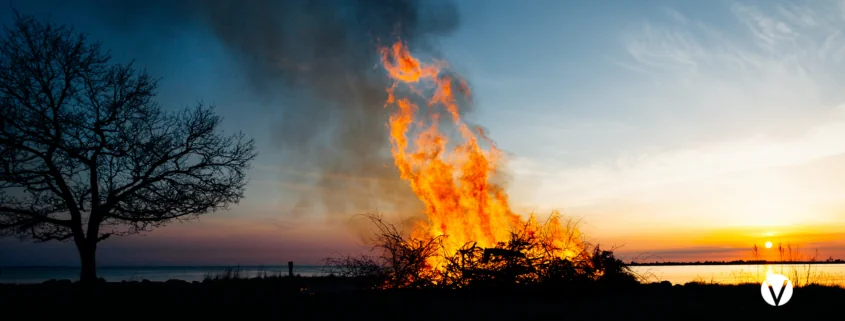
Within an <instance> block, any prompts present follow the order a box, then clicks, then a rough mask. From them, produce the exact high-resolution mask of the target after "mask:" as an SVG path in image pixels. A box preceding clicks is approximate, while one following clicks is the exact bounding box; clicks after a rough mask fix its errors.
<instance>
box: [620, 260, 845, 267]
mask: <svg viewBox="0 0 845 321" xmlns="http://www.w3.org/2000/svg"><path fill="white" fill-rule="evenodd" d="M765 264H845V260H842V259H835V260H831V259H828V260H824V261H820V260H810V261H766V260H750V261H744V260H737V261H696V262H636V261H631V262H630V263H628V266H667V265H765Z"/></svg>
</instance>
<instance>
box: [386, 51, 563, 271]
mask: <svg viewBox="0 0 845 321" xmlns="http://www.w3.org/2000/svg"><path fill="white" fill-rule="evenodd" d="M380 49H381V50H380V52H381V59H382V63H383V65H384V68H385V69H386V71H387V73H388V75H389V76H390V77H391V78H392V79H393V80H394V81H395V82H394V84H393V85H392V86H391V87H389V88H388V89H387V92H388V99H387V102H386V104H385V107H391V106H392V107H395V109H394V110H393V111H392V113H391V116H390V120H389V128H390V140H391V143H392V154H393V157H394V163H395V165H396V167H397V168H398V169H399V172H400V174H401V177H402V178H403V179H404V180H407V181H408V182H409V183H410V185H411V187H412V189H413V191H414V193H415V194H416V195H417V196H418V197H419V198H420V200H422V201H423V203H424V204H425V213H426V215H427V218H428V220H427V221H426V222H424V223H423V224H421V225H418V226H416V228H415V229H414V230H413V232H412V233H411V236H412V237H413V238H430V237H437V236H441V235H443V236H445V238H444V239H443V243H444V244H443V246H444V251H445V252H446V253H449V254H454V253H455V252H456V251H457V250H458V249H460V248H461V247H462V246H464V245H465V244H467V243H468V242H477V245H478V246H481V247H493V246H495V245H496V244H497V243H499V242H506V241H508V240H509V239H510V237H511V232H512V231H514V230H515V229H517V228H518V227H520V226H524V224H526V222H523V220H522V219H521V217H520V216H519V215H517V214H515V213H514V212H512V211H511V209H510V205H509V203H508V195H507V194H506V193H505V191H504V189H503V187H502V186H500V185H498V184H495V183H494V182H492V181H491V179H492V178H493V177H495V175H496V173H497V170H498V167H499V166H501V164H502V163H503V161H504V158H503V157H502V156H503V155H502V153H501V151H500V150H498V149H497V148H496V146H495V144H494V143H493V142H492V141H491V140H490V139H489V138H488V137H487V136H486V135H485V134H484V131H483V130H481V129H480V128H470V127H469V126H468V125H467V124H466V123H464V121H463V120H462V119H461V116H460V113H459V104H458V101H457V100H456V98H455V96H454V90H455V89H456V88H457V90H459V91H460V92H462V93H464V94H466V95H467V96H469V88H468V86H467V84H466V82H465V81H463V80H462V79H459V78H457V77H454V76H449V75H445V74H444V73H443V72H442V70H443V68H444V67H446V64H445V63H443V62H437V63H433V64H425V63H422V62H420V60H418V59H417V58H415V57H413V56H412V55H411V54H410V52H409V50H408V47H407V46H406V45H405V44H404V43H403V42H401V41H399V42H396V43H394V44H393V45H392V46H389V47H382V48H380ZM401 84H404V85H406V86H407V88H408V89H410V92H411V93H414V94H416V95H418V96H419V97H421V98H423V99H424V100H426V101H427V102H428V105H429V112H428V113H427V114H428V116H429V119H428V121H427V122H426V121H425V120H424V119H417V118H418V116H417V114H418V112H419V111H418V108H419V107H418V105H417V104H415V103H414V102H412V100H411V99H409V98H408V97H397V95H396V89H397V87H398V85H401ZM425 85H431V86H432V87H433V94H429V95H426V94H424V92H423V89H428V90H429V91H431V89H432V88H423V87H422V86H425ZM438 106H440V107H443V108H445V111H446V112H447V113H448V116H449V117H451V120H452V123H454V125H455V126H456V128H457V131H458V133H459V134H460V139H461V141H458V142H450V141H449V139H448V137H447V136H446V135H445V134H444V133H442V132H441V130H440V128H439V121H440V113H439V112H438V109H437V107H438ZM414 130H416V131H414ZM450 143H453V144H452V145H451V147H450V145H449V144H450ZM483 143H486V144H487V145H489V146H490V148H489V150H485V149H484V148H483V147H482V145H481V144H483ZM412 145H413V146H412ZM527 225H528V227H529V228H533V229H534V230H536V231H538V232H545V233H546V234H547V235H551V237H552V238H553V239H554V242H561V243H562V242H571V241H572V240H573V239H574V238H578V234H577V231H571V230H570V229H568V228H567V227H564V226H563V224H562V223H561V222H560V221H559V219H558V218H557V217H553V219H552V220H551V221H550V222H548V223H547V224H546V225H545V226H543V227H540V226H539V225H538V224H536V221H535V220H534V217H533V215H532V217H531V218H530V219H529V221H528V222H527ZM541 229H542V231H541ZM554 245H561V244H554ZM561 248H564V247H561ZM566 248H569V247H566ZM577 254H578V253H575V252H573V251H571V250H568V251H567V252H566V253H562V254H561V255H565V256H568V257H572V256H575V255H577ZM442 263H444V262H442V258H432V259H431V261H430V262H429V264H431V266H432V267H434V268H436V267H438V266H442Z"/></svg>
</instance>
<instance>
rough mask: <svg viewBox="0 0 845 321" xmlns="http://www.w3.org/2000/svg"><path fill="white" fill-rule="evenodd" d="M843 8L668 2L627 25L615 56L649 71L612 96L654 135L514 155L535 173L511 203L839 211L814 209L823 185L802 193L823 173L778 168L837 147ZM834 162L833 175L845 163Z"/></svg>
mask: <svg viewBox="0 0 845 321" xmlns="http://www.w3.org/2000/svg"><path fill="white" fill-rule="evenodd" d="M843 8H845V3H844V2H841V1H840V2H824V1H808V2H801V3H798V2H794V3H790V4H785V3H784V4H772V5H766V6H756V5H754V4H750V3H739V2H736V3H731V4H730V5H728V6H727V7H725V8H724V15H723V16H722V17H727V18H728V21H718V22H717V21H702V20H699V19H698V18H696V17H697V16H696V15H692V14H685V13H684V12H682V11H679V10H676V9H672V8H665V10H663V14H664V18H665V19H662V20H650V21H644V22H642V23H641V24H640V25H639V28H635V29H632V30H628V31H624V37H623V42H622V45H623V49H624V50H623V52H624V55H621V56H619V57H617V58H616V59H614V60H615V61H617V62H618V63H619V65H620V66H621V67H623V68H627V69H629V70H633V71H635V72H636V73H639V74H640V75H641V76H642V78H641V79H642V80H647V81H643V82H640V83H634V84H632V87H635V88H636V90H635V91H631V94H630V95H628V96H623V97H619V98H618V99H617V101H616V103H617V104H619V105H620V106H626V108H620V110H623V112H625V113H626V115H629V116H630V117H628V119H629V120H628V122H627V123H625V124H624V125H625V126H626V127H628V128H629V130H630V129H639V130H640V131H641V132H651V133H652V136H645V135H643V136H642V139H640V140H639V141H637V142H636V143H635V144H629V145H625V146H619V149H618V152H617V153H616V154H615V155H614V156H612V157H603V158H592V159H591V161H590V162H589V164H586V165H573V164H569V163H566V162H565V161H548V160H540V159H537V158H531V157H526V158H517V159H514V160H513V161H512V162H511V166H512V168H513V169H514V171H516V172H517V173H521V174H518V175H517V176H518V177H517V181H519V180H520V179H521V180H522V181H523V183H521V184H522V185H533V186H540V187H538V188H536V189H535V190H536V191H537V192H536V193H534V194H532V195H530V196H528V195H526V196H524V197H523V198H521V199H520V202H521V203H527V204H541V205H539V206H540V207H542V208H550V207H562V208H563V209H567V208H570V209H573V208H574V209H578V211H580V212H581V213H589V214H588V215H589V216H588V217H587V219H588V220H590V221H592V223H593V225H598V226H601V225H606V226H614V227H618V226H628V227H629V228H642V225H632V224H631V222H636V221H641V222H647V223H644V224H651V222H655V221H661V220H662V221H664V222H665V221H672V225H673V226H695V225H697V224H702V223H703V222H708V221H709V222H711V224H719V223H721V224H753V223H754V222H755V221H756V222H757V223H759V224H766V223H767V222H765V221H761V220H764V219H765V217H766V215H770V216H771V219H770V220H769V222H768V223H770V224H784V223H785V222H790V223H792V222H795V221H796V220H797V217H798V216H800V215H806V216H804V217H803V218H802V219H803V220H813V219H819V220H821V219H822V218H829V217H830V216H831V215H839V214H833V213H823V214H822V213H817V212H814V210H815V209H817V208H818V206H817V205H818V204H815V203H814V202H821V199H822V196H821V195H805V194H802V190H811V189H812V190H816V189H813V188H812V186H820V185H819V184H823V182H819V181H818V180H816V181H812V180H802V181H801V183H800V184H803V185H796V184H797V183H795V182H793V181H790V180H792V178H790V180H785V179H783V178H782V176H783V175H786V174H784V173H786V172H787V171H788V170H787V168H788V167H790V166H799V167H800V166H805V167H806V166H829V165H830V164H829V163H822V162H819V160H820V159H823V158H825V157H832V156H836V155H842V154H845V140H842V137H845V108H843V106H845V104H843V102H845V92H844V91H843V90H842V89H843V87H842V86H843V85H842V84H843V83H845V76H843V75H845V74H842V72H841V71H842V70H845V68H843V67H845V65H843V61H842V60H841V57H843V56H845V38H843V35H841V34H840V32H841V31H840V30H845V14H843V12H845V10H843ZM626 94H627V93H626ZM620 138H623V137H620ZM628 141H630V140H628ZM594 143H596V144H600V143H601V142H598V141H596V142H594ZM813 162H815V163H813ZM819 164H827V165H819ZM830 170H831V172H830V174H829V175H830V176H829V177H830V178H831V179H834V177H842V176H843V174H845V172H843V168H838V167H837V168H830ZM802 175H803V174H802ZM790 177H792V176H790ZM529 182H530V183H529ZM808 184H809V185H808ZM813 184H815V185H813ZM517 185H519V184H517ZM811 185H812V186H811ZM732 186H733V187H732ZM735 186H742V188H743V189H744V190H743V189H737V188H736V187H735ZM767 193H768V194H767ZM793 194H794V195H793ZM824 197H826V198H828V199H826V200H825V202H829V201H830V202H834V201H833V200H830V199H829V198H830V197H831V196H830V195H829V193H827V194H825V196H824ZM835 202H839V203H840V204H845V198H841V199H837V200H835ZM826 204H829V203H826ZM603 212H604V213H603Z"/></svg>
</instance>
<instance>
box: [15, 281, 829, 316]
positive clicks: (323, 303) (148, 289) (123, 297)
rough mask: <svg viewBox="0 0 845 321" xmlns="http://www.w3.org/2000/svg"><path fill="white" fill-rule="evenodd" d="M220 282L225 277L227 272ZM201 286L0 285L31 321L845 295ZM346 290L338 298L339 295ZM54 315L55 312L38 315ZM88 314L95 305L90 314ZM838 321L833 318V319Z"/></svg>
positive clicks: (394, 312)
mask: <svg viewBox="0 0 845 321" xmlns="http://www.w3.org/2000/svg"><path fill="white" fill-rule="evenodd" d="M221 274H223V273H222V272H221ZM228 275H230V278H229V279H222V278H221V279H217V280H212V279H207V280H205V281H202V282H185V281H175V280H173V281H168V282H119V283H101V284H94V285H87V286H86V285H82V284H78V283H70V282H67V283H63V282H53V283H44V284H33V285H8V284H3V285H0V311H2V313H3V316H4V317H5V316H11V315H26V316H27V317H28V318H33V319H43V318H47V317H56V316H60V317H70V316H71V315H75V314H82V315H85V316H86V318H87V319H95V320H96V319H100V318H103V319H105V318H114V316H115V315H116V314H115V313H116V312H115V311H123V312H121V313H129V314H130V315H131V317H132V318H146V317H158V318H161V317H164V316H168V317H176V316H179V317H189V318H191V319H199V318H206V317H225V316H233V317H234V316H237V317H238V318H250V317H268V318H286V319H297V320H301V319H315V320H319V319H351V318H360V317H366V319H369V320H380V319H391V320H392V319H397V318H401V319H412V320H413V319H426V320H430V319H432V318H434V319H438V320H441V319H445V320H465V319H466V320H476V319H484V320H513V319H543V320H549V319H554V320H562V319H590V320H594V319H615V318H623V317H624V318H637V317H638V316H643V317H645V318H646V319H650V320H656V319H666V320H670V319H671V320H686V319H717V318H718V319H754V320H758V319H774V318H776V319H779V320H783V319H790V318H795V319H797V320H814V319H824V318H825V317H827V318H830V317H831V316H835V315H836V314H835V313H836V312H837V311H838V309H837V307H838V305H837V304H838V303H839V302H842V301H843V300H845V289H842V288H834V287H822V286H807V287H804V288H800V289H796V290H795V291H796V292H795V294H794V296H793V298H792V300H791V301H790V302H789V303H788V304H787V305H785V306H783V307H778V308H773V307H770V306H768V305H767V304H766V303H765V302H764V301H763V300H762V299H761V298H760V286H759V284H751V285H720V284H708V283H695V282H691V283H687V284H685V285H675V286H672V285H667V284H659V283H656V284H637V285H635V286H631V287H626V288H608V287H603V286H601V285H600V284H598V283H591V284H587V283H583V284H570V285H569V286H567V287H562V288H557V289H544V288H519V289H471V288H463V289H434V288H429V289H408V288H403V289H382V290H373V289H367V288H365V287H356V286H359V285H362V284H361V283H356V280H355V279H354V278H341V277H327V276H324V277H284V276H282V277H272V276H271V277H266V278H261V277H250V278H246V277H244V276H243V275H242V274H240V275H239V274H236V273H234V272H233V273H231V274H228ZM332 289H340V290H332ZM37 307H49V308H37ZM86 307H90V309H89V308H86ZM834 319H835V317H834Z"/></svg>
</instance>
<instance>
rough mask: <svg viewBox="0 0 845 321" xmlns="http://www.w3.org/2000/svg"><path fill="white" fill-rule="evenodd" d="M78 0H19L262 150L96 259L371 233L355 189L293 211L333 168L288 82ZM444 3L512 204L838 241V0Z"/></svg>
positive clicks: (695, 232) (56, 249)
mask: <svg viewBox="0 0 845 321" xmlns="http://www.w3.org/2000/svg"><path fill="white" fill-rule="evenodd" d="M73 2H74V1H68V2H66V3H62V4H56V3H55V2H50V1H46V0H45V1H27V2H23V1H14V2H12V4H13V5H14V6H15V8H17V9H18V10H19V11H21V12H22V13H27V14H34V15H36V16H38V17H47V16H49V17H50V19H53V21H56V22H59V23H69V24H73V25H74V27H75V28H77V29H79V30H82V31H86V32H89V33H90V34H91V37H92V39H96V40H100V41H102V42H103V45H104V47H106V48H108V49H109V50H110V51H111V53H112V55H113V56H114V58H115V60H116V61H121V62H128V61H130V60H131V59H134V61H135V64H136V66H141V67H144V68H146V69H147V71H148V72H149V73H150V74H152V75H156V76H158V77H161V78H162V81H161V83H160V88H159V96H158V100H159V102H160V103H161V104H162V105H163V106H169V107H177V108H178V107H184V106H187V105H191V104H194V103H196V102H197V101H198V100H203V101H206V102H211V103H213V104H215V105H216V106H217V112H219V113H220V114H221V115H222V116H223V117H224V127H225V129H226V130H229V131H232V130H243V131H244V132H245V133H247V135H249V136H251V137H253V138H254V139H255V140H256V143H257V148H258V152H259V157H258V158H257V159H256V161H255V163H254V167H253V169H252V170H251V172H250V173H251V174H250V177H251V180H250V183H249V185H248V188H247V192H246V198H245V199H244V200H243V201H242V202H241V203H240V204H239V205H237V206H235V207H233V208H232V209H231V210H229V211H226V212H220V213H213V214H209V215H206V216H204V217H202V218H201V219H200V220H198V221H192V222H190V223H174V224H171V225H168V226H166V227H163V228H159V229H158V230H156V231H153V232H150V233H147V234H146V235H138V236H128V237H121V238H112V239H109V240H107V241H106V242H104V243H102V244H101V245H100V247H99V252H98V260H99V264H101V265H192V264H241V265H250V264H279V263H284V262H287V261H296V262H304V263H308V264H313V263H318V262H319V261H320V260H321V259H323V258H325V257H327V256H331V255H336V254H343V253H348V252H351V251H359V250H361V249H362V248H365V245H363V244H362V243H361V237H360V234H361V231H360V230H358V229H356V228H354V227H351V224H349V221H350V219H351V218H352V217H353V215H355V214H357V213H358V212H357V211H359V210H360V208H355V209H354V210H349V211H343V210H341V211H333V212H332V213H327V210H325V209H322V212H321V210H320V209H319V208H315V207H309V208H310V209H311V210H310V211H302V210H301V209H302V207H301V206H300V205H302V204H303V203H302V199H301V198H298V196H301V195H303V194H309V193H324V192H325V191H316V190H314V189H319V188H325V187H316V186H309V185H308V184H303V183H302V180H300V179H301V178H302V177H301V176H307V175H309V174H310V173H309V172H307V171H302V170H300V169H298V167H296V166H294V165H295V164H292V163H294V162H295V161H293V159H294V158H292V156H291V155H290V153H291V150H290V149H286V148H285V146H280V144H278V141H279V139H278V137H276V136H277V135H279V131H278V126H280V122H279V119H280V118H281V117H284V115H285V114H284V111H285V110H286V109H290V108H292V107H291V106H292V105H295V104H297V103H299V102H298V101H296V100H294V99H290V98H288V100H285V98H281V99H274V100H268V99H266V98H263V97H259V96H257V95H255V93H253V92H251V91H250V90H248V87H249V83H248V79H247V76H246V75H244V73H243V72H242V70H241V69H240V68H238V66H237V65H236V64H235V63H233V59H232V58H231V55H230V54H228V53H227V51H226V49H225V46H223V45H221V43H220V41H219V39H217V38H215V37H214V36H213V35H211V34H209V33H208V32H206V31H205V30H202V29H201V28H192V27H190V25H186V26H182V27H179V28H175V27H172V28H171V27H166V26H169V25H165V26H164V27H162V26H159V27H157V26H156V25H152V26H151V27H150V28H146V29H140V28H136V29H131V30H130V29H120V28H110V27H109V25H108V24H107V23H106V22H105V21H104V19H102V17H99V16H97V13H96V11H95V10H92V9H91V8H90V7H86V6H82V5H74V4H73ZM455 3H456V4H457V7H458V9H459V15H460V25H458V26H457V28H456V29H455V30H454V32H452V33H450V34H448V35H445V36H442V37H439V38H438V39H437V42H438V44H437V47H438V56H440V57H439V58H442V59H446V60H447V61H448V62H449V64H450V66H452V67H453V68H454V69H455V70H456V71H457V72H459V73H460V74H461V75H463V77H465V78H466V79H468V80H469V82H470V84H471V86H472V89H473V93H474V101H475V108H474V109H473V110H472V112H471V113H469V114H468V115H467V116H466V117H467V118H468V119H469V120H471V121H472V122H473V123H477V124H480V125H482V126H484V127H485V128H487V129H488V130H489V135H490V136H491V138H492V139H493V140H495V141H496V143H497V145H498V147H499V148H500V149H502V150H504V151H506V152H507V153H508V154H509V158H508V163H507V166H508V167H507V170H508V174H509V176H510V181H509V183H508V192H509V194H510V197H511V201H512V204H513V205H514V209H515V210H516V211H517V212H519V213H523V214H527V213H529V212H532V211H533V212H535V213H537V214H538V215H541V216H542V215H543V213H549V212H550V211H552V210H560V211H562V212H563V214H564V215H567V216H570V217H572V218H575V219H578V220H580V224H581V230H582V232H583V233H584V234H585V235H586V236H587V238H588V240H589V241H590V242H592V243H599V244H602V245H604V246H605V247H616V253H617V254H619V255H621V256H622V257H623V258H626V259H636V260H647V261H648V260H682V261H690V260H692V261H695V260H711V259H713V260H727V259H748V258H749V257H748V256H749V255H750V253H751V251H750V250H751V247H752V246H753V245H755V244H756V245H757V246H762V244H763V243H765V242H766V241H772V242H774V243H775V244H777V243H778V242H782V243H784V244H786V243H791V244H794V245H796V246H799V247H800V248H801V249H803V250H804V251H806V253H807V254H808V255H811V254H814V253H815V252H814V251H816V250H817V251H818V255H819V256H820V257H821V258H827V257H828V256H832V257H840V258H845V184H843V183H842V182H845V140H843V139H842V137H845V91H843V90H842V89H841V87H840V86H842V84H843V83H845V82H844V81H843V80H845V73H842V72H841V71H840V70H842V68H843V67H845V34H841V33H842V30H845V2H843V1H821V0H819V1H788V2H787V1H756V2H752V1H683V2H681V1H636V2H633V1H602V2H587V1H583V2H575V1H553V0H548V1H542V0H529V1H509V0H501V1H482V0H463V1H456V2H455ZM3 10H5V9H3ZM11 17H12V15H11V12H7V13H3V14H2V16H0V18H2V19H3V23H4V24H5V23H8V22H9V21H10V20H11ZM411 50H412V51H413V50H414V48H413V47H412V48H411ZM287 115H290V114H289V113H288V114H287ZM384 140H385V142H386V141H387V137H384ZM340 179H349V180H360V179H366V178H361V177H345V178H344V177H341V178H340ZM332 193H335V194H331V193H329V194H331V195H338V196H337V197H338V198H339V199H342V200H345V199H347V198H348V197H349V196H350V195H355V194H354V193H355V191H350V190H338V191H333V192H332ZM376 210H378V208H374V209H373V211H376ZM772 251H774V250H769V251H766V250H763V251H762V253H763V255H764V256H770V255H774V254H773V252H772ZM76 264H77V256H76V253H75V249H74V248H73V245H72V244H70V243H46V244H30V243H23V242H19V241H17V240H14V239H2V240H0V265H76Z"/></svg>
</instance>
